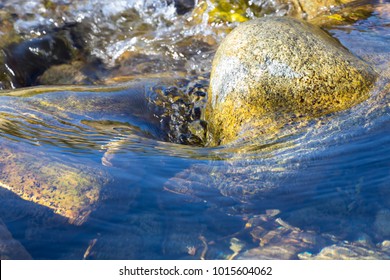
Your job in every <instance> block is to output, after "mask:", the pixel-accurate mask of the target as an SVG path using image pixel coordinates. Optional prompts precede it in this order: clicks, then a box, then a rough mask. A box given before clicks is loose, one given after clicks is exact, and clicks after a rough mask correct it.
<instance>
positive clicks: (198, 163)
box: [0, 1, 390, 259]
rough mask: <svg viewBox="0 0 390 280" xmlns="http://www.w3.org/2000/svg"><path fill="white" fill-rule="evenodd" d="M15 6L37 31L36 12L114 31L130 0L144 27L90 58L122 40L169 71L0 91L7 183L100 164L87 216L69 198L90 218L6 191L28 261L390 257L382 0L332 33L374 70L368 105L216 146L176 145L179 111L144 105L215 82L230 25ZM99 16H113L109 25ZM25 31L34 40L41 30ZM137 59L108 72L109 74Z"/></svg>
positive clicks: (109, 51) (9, 218)
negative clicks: (107, 82) (344, 250)
mask: <svg viewBox="0 0 390 280" xmlns="http://www.w3.org/2000/svg"><path fill="white" fill-rule="evenodd" d="M18 2H23V1H9V2H8V1H7V3H5V4H4V5H5V6H6V7H7V8H9V9H11V7H12V8H13V9H21V10H18V14H19V15H20V20H19V21H16V28H19V29H20V32H22V31H23V32H26V31H27V30H35V31H36V30H38V28H36V26H37V22H39V23H40V24H43V25H44V26H47V25H50V24H54V25H56V24H57V25H60V24H61V23H63V22H62V21H64V22H66V21H73V20H75V19H76V20H82V19H84V18H87V19H88V20H92V21H93V22H94V24H95V27H98V28H99V29H102V30H105V31H107V34H109V33H110V32H109V31H110V30H112V29H111V28H112V27H110V24H114V22H113V21H111V20H113V18H115V16H117V15H118V13H119V14H121V13H122V11H124V10H128V9H133V10H134V11H136V14H137V18H138V19H139V22H144V23H146V24H148V25H149V27H148V28H146V29H145V30H141V31H140V30H138V31H137V30H136V28H135V29H131V30H135V31H134V33H131V32H130V33H131V34H132V35H134V36H133V37H131V38H130V35H129V34H130V33H129V32H126V33H124V34H127V35H126V36H129V37H128V38H122V39H121V40H119V39H118V38H119V37H120V36H121V32H116V33H115V34H114V33H113V34H110V35H107V34H106V35H105V36H108V37H109V38H110V39H109V40H104V41H102V42H100V43H97V42H96V41H94V40H91V41H90V42H89V44H90V45H91V46H92V45H93V49H94V52H93V53H94V54H95V55H98V56H100V58H101V59H103V60H104V62H105V64H106V65H108V66H107V67H109V65H112V64H115V65H116V63H117V59H118V58H119V57H120V56H121V55H123V54H124V53H125V52H126V51H129V50H130V52H133V53H137V54H139V53H140V52H142V55H144V56H142V57H144V59H143V61H142V62H148V61H149V60H150V59H151V58H156V57H157V58H161V59H163V61H164V63H162V65H155V68H154V69H152V70H151V72H152V73H161V72H165V74H160V75H159V74H157V75H154V76H153V77H152V78H151V76H148V75H144V73H143V74H139V73H137V71H136V70H133V72H131V73H126V75H129V76H132V75H135V76H136V77H138V79H136V80H133V81H130V82H126V83H124V84H120V85H112V86H94V87H83V86H67V87H33V88H29V89H19V90H11V91H3V92H2V94H1V96H0V104H1V105H0V136H1V138H0V145H1V147H2V152H1V154H2V157H3V158H2V160H1V162H0V169H1V172H2V173H0V175H1V176H0V178H1V180H2V182H4V180H11V181H12V180H14V181H13V182H15V180H18V178H19V177H20V176H19V175H20V173H24V177H23V178H24V179H23V180H25V181H26V182H36V181H34V178H31V177H34V176H41V175H40V174H49V173H47V172H46V173H45V169H44V168H45V167H48V168H50V167H56V166H59V169H63V170H68V169H69V170H70V171H72V172H74V170H79V172H81V173H78V174H85V173H87V174H94V175H93V176H95V177H96V178H95V179H94V180H95V181H93V182H96V185H98V183H102V184H101V185H102V187H101V188H98V189H96V190H95V189H92V190H91V189H88V188H87V189H85V188H83V189H81V191H82V192H86V193H87V194H89V196H90V197H92V198H90V201H93V203H92V205H93V207H92V208H91V209H89V208H88V207H87V210H88V211H87V210H85V205H84V204H83V203H82V202H81V203H80V202H77V201H76V202H74V203H75V204H77V203H78V205H80V209H82V210H77V209H76V210H75V209H73V208H72V209H73V210H72V211H74V212H77V211H81V213H82V215H81V216H82V217H81V218H80V217H79V218H76V219H73V220H72V219H71V222H72V223H69V220H68V218H69V217H68V218H66V214H65V217H64V215H63V214H64V213H62V212H61V213H60V214H61V215H60V214H58V213H56V214H55V213H53V211H52V209H53V207H52V206H50V205H47V204H45V202H43V201H37V203H32V202H30V201H31V200H33V199H30V198H31V197H30V198H29V199H20V198H19V197H18V196H16V195H14V194H13V193H12V192H10V191H7V190H5V189H4V188H3V189H1V191H0V197H1V201H2V203H1V206H0V217H1V219H2V220H3V221H4V223H5V224H6V226H7V227H8V229H9V231H10V232H11V233H12V235H13V237H14V238H15V239H17V240H18V241H20V242H21V244H22V245H23V246H24V247H25V248H26V249H27V251H28V252H29V253H30V254H31V256H32V257H33V258H35V259H83V258H85V259H199V258H205V259H226V258H231V257H233V256H234V257H235V258H248V257H251V256H254V257H255V258H267V257H270V256H276V258H307V257H308V256H309V257H310V256H313V255H315V254H317V253H318V252H320V250H321V249H323V248H324V247H327V246H331V245H334V244H336V245H338V246H340V247H343V246H344V247H346V246H347V247H348V246H349V247H348V248H349V250H350V251H354V250H355V251H358V252H360V253H359V254H358V258H364V257H366V255H365V254H366V252H367V251H368V250H371V253H370V254H371V256H372V257H373V258H390V253H389V252H388V251H386V248H385V246H384V245H383V242H384V241H385V240H389V239H390V191H389V187H390V186H389V181H390V172H389V170H390V145H389V143H390V136H389V133H388V132H389V131H390V108H389V104H390V103H389V94H388V93H389V87H388V81H389V70H388V66H389V53H390V52H389V51H390V49H389V48H390V47H389V44H388V42H389V35H388V34H389V23H390V16H389V9H390V6H389V5H388V4H376V5H373V6H372V7H373V12H372V13H371V15H370V17H368V18H367V19H363V20H359V21H357V22H356V23H353V24H349V25H343V26H339V27H337V28H332V29H330V30H329V31H330V32H331V33H332V34H333V35H334V36H335V37H336V38H338V39H339V40H340V41H341V42H342V43H343V44H344V45H345V46H347V47H348V48H349V49H350V50H351V51H352V52H354V53H355V54H356V55H359V56H361V57H362V58H364V59H366V60H369V61H371V62H372V63H373V64H374V65H375V67H376V69H377V70H378V72H380V78H379V80H378V82H377V84H376V85H375V87H374V89H373V90H372V92H371V97H370V98H369V99H368V100H367V101H365V102H363V103H362V104H359V105H357V106H355V107H353V108H351V109H349V110H347V111H344V112H339V113H336V114H332V115H330V116H325V117H322V118H321V119H316V120H313V121H311V122H309V123H306V124H296V125H292V126H291V127H288V128H286V129H285V130H284V133H283V135H279V137H277V138H272V137H269V138H266V137H259V138H257V139H250V140H248V141H244V142H240V143H236V144H235V145H227V146H222V147H214V148H210V147H201V146H200V145H182V144H179V143H180V141H181V140H180V139H181V138H180V137H179V138H178V137H177V138H175V137H174V136H172V135H170V134H169V129H172V126H170V125H172V123H174V121H173V120H172V118H171V117H169V116H166V117H161V118H156V115H159V116H161V114H162V112H161V106H160V107H159V106H158V105H157V106H156V104H155V103H153V102H149V101H147V100H148V98H149V99H151V100H153V98H155V96H156V94H158V93H159V92H160V91H161V88H162V87H163V88H164V89H166V88H169V87H173V86H174V87H177V88H179V89H180V90H181V91H182V92H184V93H187V92H188V91H190V89H191V86H193V84H194V83H196V82H198V83H199V82H200V83H203V84H204V86H205V87H207V84H208V72H209V70H210V68H209V67H210V66H209V65H210V64H211V59H212V55H213V52H214V51H215V48H216V46H217V45H218V42H219V41H220V40H221V38H222V37H223V36H224V34H225V33H223V32H222V31H221V30H225V31H226V28H231V27H230V26H228V27H226V26H214V27H207V28H206V29H204V28H205V26H206V25H204V22H200V23H198V24H192V25H191V24H189V25H185V26H184V27H179V26H180V25H181V24H182V22H183V21H184V20H185V18H186V17H188V16H189V15H185V16H183V17H180V16H178V15H177V14H176V13H175V10H174V6H173V5H168V4H167V3H163V1H162V2H161V5H160V3H159V4H156V5H150V6H148V3H149V2H148V1H146V2H145V1H120V3H119V4H118V5H115V7H114V6H112V5H111V4H109V3H108V2H107V4H106V5H107V6H105V7H104V8H102V9H101V10H100V9H98V8H96V6H97V5H98V4H97V2H98V1H79V3H78V4H77V5H75V6H72V5H71V6H70V7H71V8H70V9H69V10H64V12H63V13H61V9H60V8H58V7H61V5H59V6H58V7H57V10H56V11H57V12H58V15H59V16H58V17H57V18H54V19H48V18H47V11H46V10H45V9H43V8H42V7H41V8H39V7H40V5H41V4H36V3H38V2H34V1H31V2H32V3H35V4H36V5H37V6H39V7H38V8H37V7H35V8H34V9H37V10H39V11H41V12H37V13H36V14H35V15H34V17H33V18H32V19H31V17H27V16H26V15H25V14H24V12H26V13H27V10H25V9H26V8H25V7H24V6H18V5H17V3H18ZM144 2H145V4H144V5H143V6H142V5H141V3H144ZM150 2H152V1H150ZM61 3H62V2H61ZM63 3H64V4H63V5H65V6H66V3H67V2H66V1H63ZM31 5H32V4H31ZM76 11H77V12H76ZM151 15H152V16H151ZM102 18H104V19H110V20H107V21H106V22H104V23H102V22H101V19H102ZM116 20H118V19H116ZM121 20H124V19H121ZM133 22H136V23H137V24H139V22H137V21H133ZM202 24H203V25H202ZM200 27H201V28H200ZM105 28H106V29H105ZM123 28H125V27H123ZM126 28H127V27H126ZM218 30H219V31H218ZM35 31H34V32H35ZM36 32H37V31H36ZM137 32H138V33H137ZM26 34H27V32H26ZM31 34H32V33H30V35H25V36H27V37H29V36H36V34H32V35H31ZM95 35H96V33H92V35H91V36H92V39H94V36H95ZM199 36H200V37H201V38H202V39H201V40H199V42H202V43H199V45H197V46H200V48H199V49H197V50H196V49H194V50H191V46H188V43H187V45H186V44H184V43H183V44H184V47H181V49H182V50H183V52H180V51H178V49H179V47H180V42H191V40H193V39H196V38H199ZM105 38H107V37H105ZM148 38H149V40H147V39H148ZM205 38H206V39H205ZM95 39H96V38H95ZM186 40H189V41H186ZM205 42H206V43H205ZM187 47H188V48H187ZM202 47H204V48H203V49H202ZM180 54H181V55H180ZM128 69H130V67H123V68H119V70H117V68H116V69H115V68H113V69H112V70H111V71H112V72H110V73H111V74H109V75H112V76H114V75H116V74H121V75H123V74H124V73H125V72H126V71H125V70H128ZM166 72H168V75H166ZM137 75H138V76H137ZM167 76H169V77H170V78H167ZM156 77H158V78H156ZM175 102H176V101H172V102H171V103H169V102H168V103H169V104H168V106H167V107H165V108H168V109H166V110H167V113H169V114H171V115H172V113H175V112H176V111H175V110H173V109H172V105H173V104H176V103H175ZM80 104H81V105H82V106H80ZM175 129H179V128H177V127H175ZM180 129H182V128H180ZM197 143H198V142H197ZM198 144H199V143H198ZM12 154H13V155H20V158H18V157H16V158H13V157H12V156H11V155H12ZM15 162H16V163H15ZM12 164H14V165H12ZM10 166H11V167H12V168H13V169H12V168H11V167H10ZM7 168H8V169H7ZM67 168H68V169H67ZM56 170H57V169H56ZM83 171H85V173H82V172H83ZM7 172H8V173H7ZM18 172H19V173H18ZM56 172H59V173H60V174H62V173H61V172H60V171H58V170H57V171H56ZM76 173H77V172H76ZM4 174H8V175H7V176H8V177H7V178H5V175H4ZM9 174H11V175H9ZM72 174H73V173H72ZM42 176H45V175H42ZM10 178H11V179H10ZM15 178H16V179H15ZM39 178H44V177H39ZM50 178H52V177H50ZM50 180H51V179H50ZM50 180H49V179H48V181H49V182H48V184H47V185H49V186H50ZM65 180H70V181H71V180H72V179H71V178H65ZM85 180H91V179H90V178H89V177H88V178H87V179H85ZM3 184H4V183H3ZM44 184H45V182H41V186H39V185H37V186H36V189H37V190H39V188H44ZM32 195H36V193H33V194H32ZM49 196H50V194H49ZM72 197H73V196H72ZM65 200H66V199H65ZM58 201H59V202H57V201H56V202H55V203H58V205H67V204H66V203H65V202H63V201H62V202H61V199H58ZM61 203H63V204H61ZM68 207H69V206H68ZM83 207H84V208H83ZM83 211H84V212H83ZM77 213H80V212H77ZM69 215H70V214H69V213H68V216H69ZM232 248H233V249H232ZM356 248H360V251H359V250H358V249H356ZM362 248H363V249H362ZM282 249H284V250H285V251H286V252H287V253H286V254H282V253H281V251H283V250H282ZM364 250H366V251H364ZM335 252H336V253H335V257H340V255H337V250H335ZM235 253H238V255H234V254H235ZM368 255H369V254H368Z"/></svg>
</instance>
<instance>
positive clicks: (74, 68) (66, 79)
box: [38, 64, 91, 85]
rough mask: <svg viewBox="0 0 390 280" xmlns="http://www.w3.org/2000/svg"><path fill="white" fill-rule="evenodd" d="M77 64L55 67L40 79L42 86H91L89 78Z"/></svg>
mask: <svg viewBox="0 0 390 280" xmlns="http://www.w3.org/2000/svg"><path fill="white" fill-rule="evenodd" d="M79 66H80V65H77V64H61V65H54V66H51V67H50V68H49V69H47V70H46V71H45V72H44V73H43V74H42V76H40V77H38V83H39V84H41V85H76V84H91V81H89V79H88V77H87V76H86V75H84V74H83V73H82V71H81V70H80V69H79V68H80V67H79Z"/></svg>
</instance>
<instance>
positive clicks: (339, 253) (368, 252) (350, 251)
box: [299, 243, 390, 260]
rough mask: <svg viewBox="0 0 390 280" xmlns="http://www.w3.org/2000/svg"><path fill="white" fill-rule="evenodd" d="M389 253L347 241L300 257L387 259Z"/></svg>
mask: <svg viewBox="0 0 390 280" xmlns="http://www.w3.org/2000/svg"><path fill="white" fill-rule="evenodd" d="M389 257H390V256H389V255H388V254H387V253H385V252H382V251H380V250H378V249H374V248H366V247H364V246H361V245H353V244H347V243H340V244H334V245H331V246H328V247H325V248H323V249H322V250H321V251H320V252H319V253H318V254H314V255H313V254H307V253H306V254H305V253H303V254H299V258H300V259H305V260H308V259H311V260H386V259H389Z"/></svg>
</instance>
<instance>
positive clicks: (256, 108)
mask: <svg viewBox="0 0 390 280" xmlns="http://www.w3.org/2000/svg"><path fill="white" fill-rule="evenodd" d="M376 76H377V74H376V73H375V71H374V70H373V69H372V68H371V67H370V66H369V65H368V64H366V63H365V62H364V61H362V60H361V59H359V58H357V57H355V56H354V55H353V54H351V53H350V52H349V51H348V50H347V49H346V48H345V47H343V46H342V45H341V44H340V43H339V42H338V41H337V40H335V39H334V38H332V37H331V36H330V35H329V34H328V33H326V32H325V31H323V30H321V29H320V28H318V27H316V26H313V25H311V24H308V23H306V22H303V21H300V20H297V19H292V18H288V17H268V18H261V19H256V20H253V21H249V22H246V23H243V24H241V25H240V26H239V27H237V28H236V29H234V30H233V31H232V32H231V33H230V34H229V35H228V36H227V37H226V38H225V40H224V41H223V42H222V43H221V45H220V47H219V48H218V50H217V52H216V55H215V57H214V61H213V66H212V72H211V80H210V89H209V95H208V102H207V108H206V119H207V120H208V122H209V139H210V140H209V142H210V145H218V144H225V143H228V142H231V141H233V140H235V139H237V138H242V137H246V136H247V133H253V132H254V131H256V133H257V134H258V133H270V132H272V131H275V130H278V129H279V128H280V127H282V126H283V125H284V124H286V123H287V122H288V121H289V120H292V119H293V120H297V119H302V118H304V119H308V118H309V119H310V118H313V117H318V116H321V115H324V114H328V113H332V112H337V111H340V110H344V109H347V108H350V107H351V106H354V105H355V104H357V103H359V102H361V101H363V100H365V99H366V98H367V97H368V95H369V93H368V92H369V89H370V87H371V86H372V84H373V83H374V81H375V79H376Z"/></svg>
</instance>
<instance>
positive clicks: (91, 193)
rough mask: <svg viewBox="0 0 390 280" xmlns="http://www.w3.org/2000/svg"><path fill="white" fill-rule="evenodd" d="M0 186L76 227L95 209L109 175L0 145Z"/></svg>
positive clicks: (81, 165)
mask: <svg viewBox="0 0 390 280" xmlns="http://www.w3.org/2000/svg"><path fill="white" fill-rule="evenodd" d="M0 167H1V168H0V187H1V188H4V189H7V190H9V191H12V192H13V193H15V194H17V195H18V196H19V197H20V198H22V199H24V200H26V201H31V202H34V203H37V204H39V205H43V206H46V207H48V208H50V209H52V210H53V211H54V213H56V214H59V215H61V216H63V217H65V218H67V219H68V220H69V222H70V223H72V224H76V225H80V224H82V223H83V222H84V221H85V220H86V219H87V218H88V216H89V214H90V213H91V212H92V211H93V210H94V209H95V207H96V205H97V203H98V201H99V199H100V191H101V189H102V188H103V187H104V186H105V185H106V184H107V183H108V182H109V180H110V179H109V175H108V174H107V173H106V172H105V171H104V170H103V169H101V168H99V167H97V166H87V165H83V164H76V163H74V164H73V163H70V162H68V161H66V160H60V159H58V158H55V157H50V156H48V155H47V154H45V153H40V152H34V151H32V150H26V151H23V150H18V149H16V148H14V147H12V146H8V145H5V144H2V145H0Z"/></svg>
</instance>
